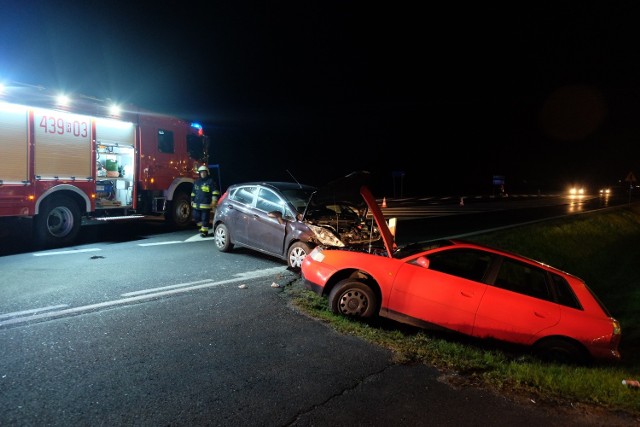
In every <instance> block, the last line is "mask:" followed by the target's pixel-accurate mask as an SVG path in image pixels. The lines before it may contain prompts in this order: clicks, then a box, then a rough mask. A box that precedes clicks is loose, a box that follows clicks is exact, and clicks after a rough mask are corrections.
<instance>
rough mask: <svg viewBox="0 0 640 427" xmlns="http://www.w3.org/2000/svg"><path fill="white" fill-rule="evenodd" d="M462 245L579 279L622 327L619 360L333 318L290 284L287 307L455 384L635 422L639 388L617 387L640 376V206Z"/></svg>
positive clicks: (324, 304) (297, 285) (482, 236)
mask: <svg viewBox="0 0 640 427" xmlns="http://www.w3.org/2000/svg"><path fill="white" fill-rule="evenodd" d="M467 240H471V241H475V242H478V243H483V244H488V245H491V246H495V247H498V248H501V249H506V250H509V251H513V252H517V253H520V254H522V255H525V256H528V257H530V258H533V259H537V260H539V261H542V262H545V263H548V264H550V265H553V266H555V267H558V268H560V269H563V270H565V271H568V272H571V273H573V274H575V275H577V276H579V277H581V278H583V279H584V280H585V281H586V282H587V284H588V285H589V286H590V287H591V288H592V289H593V290H594V291H595V293H596V294H597V295H598V296H599V297H600V299H601V300H602V301H603V302H604V304H605V305H606V306H607V308H609V311H611V313H612V315H613V317H615V318H616V319H618V320H619V321H620V323H621V326H622V336H623V338H622V344H621V347H620V349H621V353H622V359H623V360H622V362H621V363H619V364H611V365H601V364H597V365H594V366H570V365H556V364H548V363H542V362H539V361H537V360H536V359H533V358H531V357H529V356H528V355H527V354H526V353H525V352H522V351H513V349H509V348H503V347H501V346H500V345H496V344H495V343H491V342H486V341H477V340H472V339H469V338H466V337H461V336H459V335H456V334H441V333H434V332H432V331H423V330H418V329H413V328H408V327H406V326H404V325H400V324H397V323H394V322H390V321H386V320H384V319H376V320H375V321H373V322H368V323H365V322H360V321H353V320H350V319H347V318H344V317H341V316H336V315H334V314H333V313H331V312H330V311H329V309H328V305H327V300H326V298H321V297H319V296H317V295H316V294H314V293H312V292H311V291H308V290H306V289H304V287H303V283H302V281H301V280H297V281H295V282H293V283H292V285H291V286H287V289H286V293H287V295H288V296H289V297H290V299H291V301H292V303H293V304H294V305H295V306H296V307H297V308H298V309H299V310H301V311H303V312H305V313H306V314H307V315H310V316H311V317H314V318H316V319H318V320H321V321H323V322H325V323H327V324H329V325H330V326H331V327H333V328H334V329H336V330H337V331H338V332H341V333H343V334H349V335H354V336H358V337H360V338H362V339H365V340H367V341H369V342H372V343H374V344H377V345H380V346H383V347H386V348H388V349H390V350H391V351H392V352H393V355H394V361H395V362H396V363H424V364H428V365H430V366H435V367H437V368H439V369H440V370H442V371H445V372H448V373H451V374H455V375H453V377H455V378H456V381H457V382H458V383H464V384H468V385H478V386H483V387H489V388H491V389H493V390H495V391H498V392H502V393H510V394H514V393H517V394H518V395H520V396H527V397H528V398H530V399H536V400H539V401H544V402H550V403H557V404H561V405H565V404H566V405H571V406H572V407H575V406H579V405H583V406H588V407H595V408H600V409H604V410H608V411H620V412H624V413H627V414H630V415H631V416H633V417H636V418H637V419H640V390H637V389H630V388H627V387H626V386H624V385H622V383H621V381H622V380H623V379H626V378H632V379H638V378H640V323H639V321H640V206H627V207H624V208H618V209H609V210H603V211H599V212H595V213H588V214H582V215H573V216H570V217H567V218H559V219H554V220H550V221H545V222H540V223H536V224H529V225H524V226H519V227H514V228H510V229H506V230H501V231H495V232H491V233H486V234H478V235H475V236H470V237H468V238H467Z"/></svg>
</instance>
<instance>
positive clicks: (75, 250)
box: [33, 248, 102, 256]
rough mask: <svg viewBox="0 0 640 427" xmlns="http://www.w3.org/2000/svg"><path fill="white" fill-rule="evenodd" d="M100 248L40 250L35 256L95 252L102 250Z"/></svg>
mask: <svg viewBox="0 0 640 427" xmlns="http://www.w3.org/2000/svg"><path fill="white" fill-rule="evenodd" d="M101 250H102V249H100V248H89V249H72V250H69V251H57V252H38V253H35V254H33V256H47V255H70V254H78V253H80V252H95V251H101Z"/></svg>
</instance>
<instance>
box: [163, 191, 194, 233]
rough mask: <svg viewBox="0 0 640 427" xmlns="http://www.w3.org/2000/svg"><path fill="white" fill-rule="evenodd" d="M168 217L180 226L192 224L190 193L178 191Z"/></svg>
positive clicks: (171, 221) (172, 222)
mask: <svg viewBox="0 0 640 427" xmlns="http://www.w3.org/2000/svg"><path fill="white" fill-rule="evenodd" d="M167 219H168V220H169V222H170V223H171V224H173V225H175V226H176V227H179V228H185V227H188V226H190V225H191V198H190V197H189V195H188V194H185V193H178V194H176V195H175V197H174V198H173V201H172V202H171V206H170V207H169V211H168V212H167Z"/></svg>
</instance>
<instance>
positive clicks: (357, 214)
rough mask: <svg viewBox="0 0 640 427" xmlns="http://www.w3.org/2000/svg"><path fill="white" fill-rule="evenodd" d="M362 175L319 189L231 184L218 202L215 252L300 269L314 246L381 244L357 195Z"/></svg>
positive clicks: (295, 185) (283, 184)
mask: <svg viewBox="0 0 640 427" xmlns="http://www.w3.org/2000/svg"><path fill="white" fill-rule="evenodd" d="M367 178H368V174H367V173H366V172H355V173H353V174H350V175H347V176H346V177H344V178H341V179H339V180H336V181H334V182H331V183H329V184H328V185H327V186H325V187H322V188H321V189H317V188H315V187H312V186H308V185H304V184H299V183H292V182H273V181H269V182H247V183H242V184H234V185H231V186H230V187H229V188H228V189H227V191H225V193H224V194H223V195H222V197H221V198H220V200H219V201H218V206H217V209H216V212H215V215H214V223H213V228H214V240H215V244H216V247H217V248H218V250H220V251H222V252H229V251H231V250H232V249H233V247H234V246H240V247H245V248H248V249H252V250H255V251H258V252H262V253H265V254H268V255H271V256H275V257H278V258H281V259H283V260H286V261H287V264H288V266H289V267H290V268H291V269H294V270H299V268H300V266H301V264H302V260H303V259H304V257H305V256H306V255H307V254H309V253H310V252H311V250H312V249H313V248H315V247H317V246H321V247H326V248H341V249H350V248H354V249H356V250H358V248H366V247H367V246H371V245H373V244H374V243H375V242H379V241H380V240H381V235H380V231H379V229H378V227H377V226H376V225H375V222H374V221H373V218H369V219H368V217H367V213H368V207H367V203H366V202H365V201H364V200H363V198H362V196H361V194H360V188H361V187H362V185H364V183H363V181H365V180H366V179H367Z"/></svg>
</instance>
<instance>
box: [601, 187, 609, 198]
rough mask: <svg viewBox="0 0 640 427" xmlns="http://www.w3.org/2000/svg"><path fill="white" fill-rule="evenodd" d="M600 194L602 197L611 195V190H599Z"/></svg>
mask: <svg viewBox="0 0 640 427" xmlns="http://www.w3.org/2000/svg"><path fill="white" fill-rule="evenodd" d="M600 194H601V195H603V196H605V195H608V194H611V189H610V188H601V189H600Z"/></svg>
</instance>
